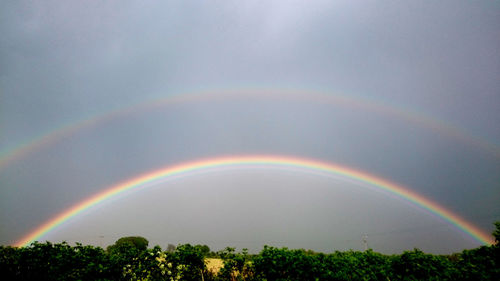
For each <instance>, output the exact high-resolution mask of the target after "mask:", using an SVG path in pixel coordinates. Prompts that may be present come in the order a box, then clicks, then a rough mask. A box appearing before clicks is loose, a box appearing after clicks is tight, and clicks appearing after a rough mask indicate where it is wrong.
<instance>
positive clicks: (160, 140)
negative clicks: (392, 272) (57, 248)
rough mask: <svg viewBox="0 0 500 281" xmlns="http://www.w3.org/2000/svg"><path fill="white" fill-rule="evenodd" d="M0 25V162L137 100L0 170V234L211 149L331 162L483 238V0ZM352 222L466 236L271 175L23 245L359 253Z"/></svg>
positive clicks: (293, 4) (95, 217) (379, 235)
mask: <svg viewBox="0 0 500 281" xmlns="http://www.w3.org/2000/svg"><path fill="white" fill-rule="evenodd" d="M0 34H2V36H0V65H1V67H0V151H1V152H3V154H1V155H3V156H2V157H6V156H5V155H7V154H8V153H12V152H15V150H16V149H18V152H19V150H22V148H23V147H22V144H25V143H29V142H30V141H35V142H36V141H37V138H38V137H40V136H42V135H46V134H50V133H51V132H54V131H55V130H57V129H58V128H61V127H63V126H69V128H71V126H72V124H73V125H76V124H80V123H79V122H81V121H82V120H86V119H88V118H92V117H98V116H106V114H109V113H110V112H113V111H115V112H116V110H119V109H120V108H137V110H132V111H127V112H129V113H127V114H124V113H123V114H115V115H112V117H113V116H114V117H113V118H107V119H105V121H102V122H97V123H96V124H94V125H93V126H86V127H85V126H82V127H81V128H80V129H78V130H73V131H71V133H67V134H65V135H64V137H61V138H54V140H52V141H51V142H50V143H47V144H45V145H40V146H39V147H37V148H36V149H32V150H30V151H29V152H27V153H25V154H23V155H22V157H18V158H16V159H15V161H8V162H7V163H8V164H6V165H4V166H0V192H1V194H0V195H1V196H0V244H12V243H14V242H15V241H17V240H18V239H19V238H20V237H21V236H23V235H25V234H27V233H28V232H30V231H31V230H33V229H34V228H36V227H37V226H39V225H40V224H41V223H43V222H45V221H47V220H48V219H50V218H52V217H53V216H54V215H56V214H58V213H61V212H62V211H64V210H65V209H66V208H68V207H70V206H72V205H74V204H76V203H78V202H80V201H81V200H83V199H85V198H87V197H89V196H92V195H93V194H95V193H97V192H99V191H101V190H104V189H105V188H106V187H109V186H112V185H113V184H116V183H118V182H121V181H124V180H127V179H129V178H133V177H135V176H138V175H140V174H142V173H145V172H148V171H151V170H154V169H158V168H161V167H166V166H169V165H175V164H180V163H184V162H187V161H192V160H197V159H202V158H210V157H217V156H228V155H254V154H277V155H287V156H294V157H304V158H311V159H318V160H321V161H325V162H331V163H338V164H340V165H345V166H348V167H352V168H355V169H359V170H362V171H366V172H369V173H371V174H374V175H377V176H379V177H381V178H384V179H387V180H390V181H393V182H395V183H399V184H402V185H405V186H407V187H409V188H411V189H412V190H413V191H414V192H416V193H419V194H421V195H423V196H426V197H428V198H431V199H432V200H434V201H436V202H438V203H439V204H441V205H442V206H444V207H446V208H448V209H449V210H451V211H453V212H455V213H456V214H458V215H460V216H462V217H463V218H465V219H467V220H468V221H470V222H472V223H473V224H475V225H477V226H478V227H480V228H481V229H483V230H484V231H486V232H488V233H490V232H491V231H492V229H493V225H492V223H493V222H494V221H498V220H500V204H498V203H499V202H500V126H499V125H498V124H500V79H499V77H500V51H499V50H500V5H499V3H497V2H496V1H457V0H453V1H411V2H408V1H363V4H361V3H360V2H358V1H158V2H156V1H140V2H137V1H105V2H101V1H78V2H77V1H43V2H40V1H34V2H32V1H4V2H2V3H1V4H0ZM220 93H224V96H223V98H221V97H220V96H218V94H220ZM190 95H193V96H197V98H192V99H190V98H187V97H188V96H190ZM297 95H298V96H300V98H297ZM173 96H177V97H183V96H184V97H186V98H184V99H182V98H181V99H180V101H178V102H170V103H164V104H163V105H160V106H156V107H152V106H149V107H148V106H142V107H141V106H140V105H141V104H144V103H148V102H152V101H155V100H165V99H168V98H169V97H173ZM342 99H344V100H345V99H347V100H349V101H350V102H341V100H342ZM363 104H364V105H365V106H363ZM367 104H368V106H366V105H367ZM100 120H103V119H100ZM423 120H427V121H423ZM446 128H447V129H448V131H446V130H445V129H446ZM450 128H453V129H450ZM450 132H452V133H450ZM38 140H39V139H38ZM5 159H6V158H5ZM364 234H368V237H369V238H368V243H369V246H370V247H372V248H373V249H374V250H376V251H380V252H384V253H394V252H401V251H403V250H405V249H413V248H414V247H417V248H420V249H422V250H425V251H428V252H434V253H451V252H456V251H461V250H463V249H466V248H473V247H477V246H478V245H479V243H478V242H477V241H475V240H474V239H472V238H471V237H469V236H467V235H465V234H464V233H462V232H460V231H459V230H457V229H456V228H454V227H453V226H451V225H450V224H449V223H446V222H443V221H442V220H440V219H438V218H436V217H435V216H433V215H431V214H430V213H428V212H426V211H424V210H422V209H419V208H416V207H415V206H412V205H410V204H409V203H407V202H405V201H404V200H401V199H398V198H395V197H394V196H389V195H387V194H384V193H378V192H374V191H373V189H370V188H366V187H363V186H361V185H359V184H356V183H353V182H351V181H346V180H345V179H342V178H338V177H337V178H331V177H325V176H321V175H311V174H308V173H298V172H286V171H281V170H280V171H277V170H273V169H269V170H265V169H259V170H258V171H255V170H252V169H247V170H245V169H242V170H238V171H220V172H213V173H202V174H194V175H192V176H188V177H183V178H181V179H176V180H172V181H167V182H165V183H163V184H159V185H157V186H154V187H151V188H148V189H144V190H142V191H138V192H134V193H132V194H129V195H126V196H121V197H119V198H114V199H113V200H111V201H109V202H105V203H103V204H101V205H99V206H97V207H96V208H92V209H90V210H88V211H87V212H85V213H84V214H82V215H80V216H78V217H76V218H75V219H73V220H71V221H69V222H67V223H66V224H63V225H62V226H60V227H59V228H57V229H55V230H54V231H52V232H50V233H49V234H47V235H46V236H44V237H43V239H46V240H51V241H54V242H58V241H62V240H66V241H69V242H75V241H80V242H83V243H90V244H94V245H102V246H106V245H108V244H110V243H113V242H114V241H115V240H117V239H118V238H120V237H122V236H127V235H142V236H144V237H146V238H147V239H149V240H150V244H152V245H154V244H159V245H160V246H162V247H164V248H165V247H166V245H167V244H168V243H172V244H178V243H195V244H198V243H200V244H207V245H209V246H210V247H211V248H212V249H214V250H217V249H221V248H223V247H225V246H234V247H237V248H238V249H241V248H244V247H246V248H249V249H251V250H252V251H254V252H255V251H258V250H259V249H261V247H262V246H263V245H264V244H268V245H275V246H288V247H290V248H310V249H314V250H318V251H324V252H330V251H333V250H347V249H354V250H362V249H363V247H364V246H363V244H362V236H363V235H364Z"/></svg>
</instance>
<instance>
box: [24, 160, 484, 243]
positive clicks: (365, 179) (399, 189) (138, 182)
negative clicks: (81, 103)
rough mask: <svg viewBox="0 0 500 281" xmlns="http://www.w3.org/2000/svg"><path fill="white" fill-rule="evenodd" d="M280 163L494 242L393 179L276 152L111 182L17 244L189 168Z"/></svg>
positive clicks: (202, 162)
mask: <svg viewBox="0 0 500 281" xmlns="http://www.w3.org/2000/svg"><path fill="white" fill-rule="evenodd" d="M255 166H258V167H267V166H269V167H278V168H282V169H300V170H304V171H312V172H323V173H328V174H333V175H338V176H342V177H345V178H346V179H351V180H355V181H357V182H360V183H365V184H369V185H371V186H374V187H376V188H378V189H380V190H384V191H388V192H390V193H392V194H395V195H397V196H398V197H400V198H403V199H405V200H407V201H409V202H411V203H413V204H414V205H417V206H419V207H421V208H423V209H425V210H428V211H430V212H431V213H433V214H435V215H437V216H438V217H440V218H442V219H444V220H445V221H447V222H449V223H451V224H452V225H454V226H455V227H456V228H458V229H459V230H461V231H463V232H464V233H466V234H468V235H469V236H471V237H472V238H474V239H475V240H477V241H478V242H480V243H482V244H492V243H493V240H492V238H491V237H490V235H488V234H487V233H485V232H484V231H482V230H481V229H479V228H478V227H476V226H474V225H473V224H472V223H470V222H468V221H466V220H465V219H463V218H461V217H460V216H458V215H457V214H454V213H453V212H451V211H449V210H447V209H446V208H445V207H443V206H441V205H439V204H438V203H436V202H434V201H432V200H430V199H428V198H426V197H424V196H422V195H419V194H417V193H415V192H413V191H411V190H410V189H408V188H406V187H404V186H401V185H398V184H395V183H392V182H390V181H388V180H385V179H382V178H380V177H377V176H374V175H370V174H368V173H366V172H363V171H360V170H355V169H353V168H350V167H346V166H342V165H339V164H335V163H327V162H322V161H318V160H312V159H305V158H297V157H288V156H273V155H263V156H230V157H219V158H210V159H205V160H199V161H194V162H188V163H184V164H179V165H173V166H168V167H165V168H162V169H159V170H156V171H153V172H149V173H146V174H143V175H140V176H138V177H135V178H132V179H129V180H127V181H124V182H122V183H119V184H117V185H114V186H111V187H109V188H107V189H105V190H104V191H102V192H100V193H98V194H96V195H94V196H92V197H90V198H88V199H86V200H84V201H82V202H80V203H78V204H76V205H74V206H73V207H71V208H69V209H67V210H65V211H63V212H62V213H61V214H59V215H57V216H56V217H54V218H52V219H50V220H49V221H47V222H45V223H44V224H42V225H41V226H39V227H38V228H36V229H35V230H33V231H32V232H30V233H28V234H27V235H26V236H24V237H22V238H21V239H19V241H18V242H17V243H15V245H16V246H19V247H23V246H28V245H30V244H31V243H32V242H33V241H35V240H37V239H40V238H41V237H42V236H43V235H45V234H47V233H48V232H50V231H52V230H54V229H55V228H56V227H58V226H59V225H61V224H62V223H64V222H65V221H67V220H69V219H71V218H72V217H75V216H77V215H78V214H80V213H82V212H83V211H85V210H87V209H89V208H91V207H93V206H95V205H97V204H99V203H101V202H103V201H105V200H106V199H109V198H111V197H113V196H116V195H118V194H120V193H123V192H125V191H128V190H133V189H138V188H141V187H145V186H148V184H149V185H151V184H155V183H156V182H157V181H159V180H163V179H166V178H169V177H174V176H180V175H184V174H187V173H190V172H196V171H208V170H217V169H224V168H239V167H243V168H244V167H246V168H249V167H250V168H251V167H255Z"/></svg>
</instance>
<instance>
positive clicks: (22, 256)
mask: <svg viewBox="0 0 500 281" xmlns="http://www.w3.org/2000/svg"><path fill="white" fill-rule="evenodd" d="M495 225H496V230H495V232H493V235H494V237H495V239H496V241H497V243H496V244H495V245H491V246H481V247H479V248H476V249H472V250H464V251H463V252H461V253H456V254H453V255H447V256H444V255H431V254H426V253H424V252H422V251H420V250H418V249H415V250H413V251H405V252H403V253H402V254H400V255H392V256H388V255H382V254H379V253H376V252H373V251H372V250H368V251H365V252H355V251H347V252H338V251H337V252H334V253H331V254H323V253H316V252H313V251H310V250H308V251H306V250H302V249H300V250H290V249H287V248H275V247H269V246H264V249H263V250H262V251H261V252H260V253H259V254H258V255H249V254H248V252H247V251H246V249H244V250H243V251H242V252H241V253H236V252H235V248H231V247H227V248H226V249H224V250H222V251H219V252H217V253H216V254H215V255H216V256H218V257H219V258H222V259H223V264H224V267H223V268H222V269H221V270H220V272H219V273H218V274H217V275H214V274H212V273H210V272H208V271H207V269H206V266H205V260H204V258H206V257H207V256H209V255H214V253H211V252H210V248H209V247H208V246H206V245H196V246H192V245H190V244H184V245H179V246H178V247H177V248H176V249H175V251H170V252H169V251H165V252H163V251H162V250H161V248H160V247H159V246H155V247H154V248H153V249H147V245H148V242H147V240H146V239H144V238H142V237H124V238H121V239H119V240H118V241H116V243H115V244H114V245H112V246H110V247H108V249H107V251H104V250H103V249H101V248H99V247H93V246H83V245H81V244H76V246H70V245H68V244H67V243H65V242H63V243H59V244H52V243H50V242H46V243H38V242H35V243H33V244H31V245H30V246H28V247H21V248H16V247H9V246H0V272H1V274H2V280H42V281H44V280H56V281H57V280H168V281H175V280H188V281H189V280H205V281H211V280H213V281H221V280H231V281H233V280H245V281H252V280H267V281H274V280H276V281H278V280H315V281H316V280H459V281H462V280H463V281H465V280H471V281H472V280H474V281H475V280H500V245H499V243H498V240H499V237H498V235H499V233H500V223H495ZM170 250H172V249H170Z"/></svg>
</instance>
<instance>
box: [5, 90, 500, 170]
mask: <svg viewBox="0 0 500 281" xmlns="http://www.w3.org/2000/svg"><path fill="white" fill-rule="evenodd" d="M238 98H239V99H261V100H273V99H276V100H280V101H284V100H291V101H299V102H309V103H320V104H327V105H342V106H347V107H349V108H354V109H360V110H364V111H368V112H374V113H377V114H382V115H388V116H391V117H392V118H396V119H399V120H403V121H406V122H410V123H413V124H415V125H418V126H420V127H422V128H426V129H430V130H432V131H435V132H437V133H439V134H441V135H445V136H447V137H450V138H453V139H456V140H459V141H461V142H464V143H467V144H469V145H472V146H474V147H478V148H481V149H482V150H484V151H486V152H487V153H488V154H491V155H492V156H493V157H496V158H500V148H499V146H498V145H497V144H495V143H491V142H488V141H486V140H484V139H482V138H479V137H477V136H473V135H471V134H470V133H468V132H466V131H464V130H463V129H461V128H458V127H455V126H453V125H451V124H448V123H446V122H444V121H441V120H438V119H436V118H433V117H430V116H428V115H426V114H423V113H420V112H417V111H412V110H410V109H408V108H402V107H401V106H397V105H392V104H388V103H381V102H377V101H373V100H369V99H366V98H362V97H356V96H352V95H339V94H333V93H328V92H322V91H316V90H314V91H313V90H292V89H284V90H273V89H246V90H241V89H240V90H238V89H232V90H217V91H215V90H214V91H202V92H197V93H181V94H174V95H170V96H167V97H163V98H159V99H154V100H150V101H146V102H142V103H135V104H132V105H129V106H124V107H119V108H116V109H114V110H110V111H108V112H104V113H100V114H95V115H92V116H88V117H87V118H83V119H81V120H79V121H72V122H69V123H68V124H66V125H64V126H60V127H58V128H56V129H53V130H51V131H48V132H46V133H44V134H42V135H39V136H36V137H33V138H32V139H30V140H27V141H25V142H22V143H19V144H18V145H16V146H15V147H12V148H9V149H6V150H4V151H0V170H1V169H3V168H5V167H7V166H8V165H9V164H10V163H12V162H15V161H16V160H19V159H22V158H24V157H26V156H27V155H29V154H30V153H33V152H35V151H38V150H40V149H42V148H44V147H47V146H50V145H51V144H53V143H55V142H57V141H60V140H62V139H64V138H67V137H70V136H72V135H74V134H76V133H77V132H80V131H82V130H84V129H88V128H92V127H95V126H98V125H101V124H103V123H105V122H108V121H110V120H114V119H117V118H121V117H124V116H128V115H131V114H134V113H140V112H148V111H150V110H152V109H154V108H159V107H164V106H169V105H176V104H187V103H192V102H202V101H215V100H231V99H238Z"/></svg>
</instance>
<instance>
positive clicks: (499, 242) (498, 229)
mask: <svg viewBox="0 0 500 281" xmlns="http://www.w3.org/2000/svg"><path fill="white" fill-rule="evenodd" d="M493 237H495V242H496V243H495V245H496V246H498V247H500V221H497V222H495V230H494V231H493Z"/></svg>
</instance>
